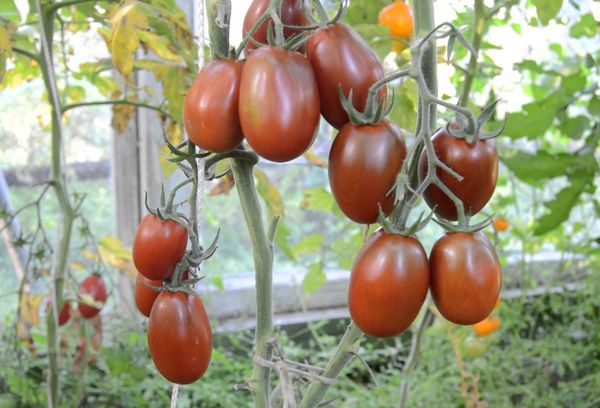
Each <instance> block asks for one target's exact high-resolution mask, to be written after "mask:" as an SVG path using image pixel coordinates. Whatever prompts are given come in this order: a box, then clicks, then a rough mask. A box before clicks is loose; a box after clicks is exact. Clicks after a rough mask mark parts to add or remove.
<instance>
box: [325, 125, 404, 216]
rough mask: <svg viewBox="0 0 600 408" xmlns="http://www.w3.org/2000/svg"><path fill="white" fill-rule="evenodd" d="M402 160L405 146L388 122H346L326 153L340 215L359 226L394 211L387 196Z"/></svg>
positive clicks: (395, 129)
mask: <svg viewBox="0 0 600 408" xmlns="http://www.w3.org/2000/svg"><path fill="white" fill-rule="evenodd" d="M405 157H406V144H405V143H404V140H403V139H402V137H401V136H400V131H399V130H398V128H397V127H396V125H394V124H393V123H392V122H391V121H389V120H387V119H383V120H382V121H381V122H379V123H378V124H376V125H355V124H353V123H351V122H348V123H347V124H346V125H344V127H343V128H342V129H341V130H340V132H339V133H338V135H337V136H336V138H335V140H334V141H333V145H332V147H331V151H330V153H329V184H330V186H331V191H332V192H333V196H334V198H335V200H336V202H337V203H338V205H339V206H340V209H341V210H342V212H343V213H344V214H345V215H346V216H347V217H348V218H350V219H351V220H353V221H355V222H358V223H361V224H371V223H374V222H376V221H377V216H378V214H379V205H381V208H382V210H383V212H384V213H385V214H389V213H390V212H391V211H392V210H393V208H394V194H393V192H391V193H390V194H388V193H389V192H390V190H391V189H392V187H393V186H394V183H395V181H396V177H397V175H398V173H399V172H400V169H401V168H402V163H403V162H404V159H405Z"/></svg>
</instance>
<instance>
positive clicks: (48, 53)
mask: <svg viewBox="0 0 600 408" xmlns="http://www.w3.org/2000/svg"><path fill="white" fill-rule="evenodd" d="M36 6H37V11H38V15H39V21H40V40H41V41H40V43H41V53H40V61H41V64H40V69H41V71H42V76H43V78H44V83H45V85H46V89H47V91H48V98H49V102H50V105H51V107H52V141H51V176H50V177H51V184H52V187H53V189H54V192H55V194H56V198H57V200H58V204H59V208H60V218H61V219H60V222H59V223H58V228H57V231H56V244H55V248H54V254H55V258H54V260H53V265H52V283H53V287H52V289H53V290H52V300H53V301H52V307H51V308H50V312H49V313H48V317H47V319H46V327H47V336H48V406H49V407H55V406H57V405H58V343H59V337H58V327H59V326H58V310H59V308H60V307H61V306H62V302H63V299H62V298H63V296H62V294H63V284H64V276H65V270H66V266H67V261H68V255H69V247H70V245H71V234H72V230H73V220H74V219H75V213H74V210H73V207H72V204H71V201H70V198H69V194H68V192H67V188H66V184H65V179H64V174H63V162H64V157H63V133H62V126H61V123H62V122H61V121H62V113H61V111H60V103H59V98H58V89H57V86H56V76H55V74H54V66H53V62H52V33H53V27H52V23H53V20H52V19H53V17H54V14H53V13H45V12H43V10H42V6H41V3H40V0H38V1H36Z"/></svg>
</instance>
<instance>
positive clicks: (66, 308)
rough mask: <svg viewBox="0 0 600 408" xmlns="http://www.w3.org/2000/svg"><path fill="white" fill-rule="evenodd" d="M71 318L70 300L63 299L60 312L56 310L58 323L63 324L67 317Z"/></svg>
mask: <svg viewBox="0 0 600 408" xmlns="http://www.w3.org/2000/svg"><path fill="white" fill-rule="evenodd" d="M70 318H71V302H69V301H68V300H65V301H64V302H63V305H62V307H61V308H60V312H58V325H59V326H63V325H65V324H66V323H67V322H68V321H69V319H70Z"/></svg>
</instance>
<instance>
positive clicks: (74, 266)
mask: <svg viewBox="0 0 600 408" xmlns="http://www.w3.org/2000/svg"><path fill="white" fill-rule="evenodd" d="M69 266H70V267H71V269H73V270H75V271H82V270H84V269H85V265H84V264H82V263H81V262H71V264H70V265H69Z"/></svg>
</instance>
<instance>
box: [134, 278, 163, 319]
mask: <svg viewBox="0 0 600 408" xmlns="http://www.w3.org/2000/svg"><path fill="white" fill-rule="evenodd" d="M147 285H152V286H159V287H160V286H162V281H160V280H151V279H148V278H146V277H145V276H144V275H142V274H141V273H138V275H137V277H136V278H135V305H136V306H137V308H138V310H139V311H140V313H141V314H143V315H144V316H146V317H148V316H150V311H151V310H152V305H154V301H155V300H156V298H157V297H158V295H159V294H160V292H159V291H156V290H154V289H152V288H151V287H149V286H147Z"/></svg>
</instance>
